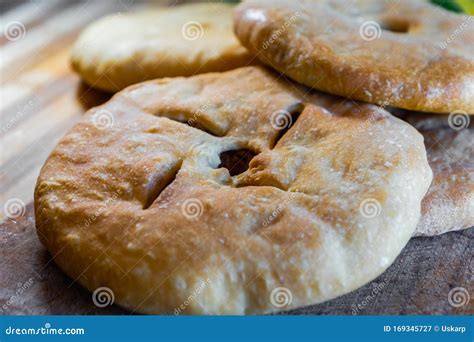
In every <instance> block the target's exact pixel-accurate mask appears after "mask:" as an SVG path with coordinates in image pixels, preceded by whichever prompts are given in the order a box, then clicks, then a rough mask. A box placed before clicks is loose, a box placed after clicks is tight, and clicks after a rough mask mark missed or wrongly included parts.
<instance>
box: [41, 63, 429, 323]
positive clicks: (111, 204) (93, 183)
mask: <svg viewBox="0 0 474 342" xmlns="http://www.w3.org/2000/svg"><path fill="white" fill-rule="evenodd" d="M297 111H301V114H300V115H299V118H296V117H292V118H291V119H289V118H290V117H289V116H288V114H287V113H288V112H297ZM107 113H109V114H112V116H111V117H112V118H113V120H110V118H109V120H108V122H111V121H112V122H113V124H111V125H110V124H109V125H99V124H98V123H101V120H99V119H100V116H101V115H105V114H107ZM275 113H277V114H278V115H280V114H281V116H280V117H277V116H276V115H275ZM284 118H286V119H288V120H292V121H293V123H292V125H291V126H290V128H289V129H288V130H287V131H286V132H285V131H282V130H280V128H281V127H283V126H281V123H282V122H283V121H284V120H283V119H284ZM179 121H181V122H179ZM182 121H188V123H190V124H192V125H193V126H195V127H191V126H190V125H186V124H184V123H182ZM105 126H106V127H105ZM196 127H201V128H202V130H201V129H197V128H196ZM203 130H206V131H208V132H210V133H212V134H210V133H207V132H205V131H203ZM282 133H283V135H282V136H281V134H282ZM242 148H244V149H250V150H252V151H254V153H255V154H256V156H255V157H254V158H253V159H252V160H251V161H250V164H249V168H248V170H246V171H244V172H242V173H240V174H238V175H235V176H233V177H231V176H230V174H229V169H231V170H232V165H231V166H228V168H223V167H219V164H220V158H219V156H220V154H221V153H222V152H225V151H230V150H235V149H242ZM430 182H431V169H430V168H429V166H428V163H427V160H426V153H425V148H424V145H423V139H422V137H421V135H420V134H419V133H418V132H417V131H416V130H415V129H414V128H413V127H411V126H410V125H409V124H407V123H405V122H403V121H402V120H400V119H397V118H395V117H393V116H392V115H391V114H389V113H388V112H386V111H384V110H382V109H380V108H378V107H377V106H374V105H370V104H361V103H354V102H341V99H340V98H337V97H332V96H328V95H324V94H321V93H317V92H313V93H306V89H303V88H301V87H300V86H297V85H295V84H290V83H289V82H287V81H285V80H282V79H281V78H279V77H278V75H275V74H274V73H273V72H271V71H268V70H266V69H264V68H258V67H246V68H240V69H236V70H233V71H229V72H225V73H210V74H204V75H197V76H194V77H191V78H173V79H162V80H154V81H149V82H145V83H142V84H137V85H134V86H131V87H129V88H127V89H125V90H123V91H121V92H119V93H117V94H116V95H115V96H114V97H113V98H112V99H111V100H110V101H109V102H107V103H106V104H104V105H102V106H100V107H97V108H94V109H91V110H90V111H89V112H88V113H86V114H85V116H84V117H83V119H82V120H81V121H80V122H79V123H78V124H77V125H75V126H74V127H73V128H72V129H71V130H70V131H69V132H68V133H67V134H66V135H65V136H64V137H63V138H62V139H61V141H60V142H59V143H58V145H57V146H56V148H55V149H54V151H53V152H52V153H51V155H50V157H49V158H48V160H47V161H46V163H45V165H44V166H43V168H42V170H41V173H40V176H39V178H38V182H37V185H36V189H35V213H36V224H37V230H38V235H39V237H40V239H41V241H42V243H43V244H44V245H45V246H46V247H47V249H48V250H49V251H50V253H51V254H52V255H53V256H54V259H55V262H56V263H57V264H58V265H59V266H60V267H61V268H62V269H63V270H64V271H65V272H66V273H67V274H68V275H69V276H70V277H72V278H73V279H74V280H77V281H79V282H80V283H81V284H82V285H84V286H85V287H86V288H88V289H89V290H91V291H94V290H95V289H97V288H98V287H101V286H106V287H109V288H110V289H112V290H113V292H114V294H115V299H116V302H117V303H118V304H120V305H121V306H123V307H125V308H128V309H130V310H132V311H138V312H142V313H150V314H158V313H159V314H163V313H173V312H176V309H177V308H179V313H185V314H256V313H267V312H273V311H277V310H283V309H290V308H295V307H299V306H303V305H309V304H313V303H318V302H322V301H325V300H329V299H331V298H334V297H337V296H339V295H342V294H344V293H347V292H349V291H352V290H354V289H356V288H358V287H360V286H362V285H363V284H365V283H366V282H368V281H370V280H372V279H374V278H375V277H377V276H378V275H379V274H381V273H382V272H383V271H384V270H385V269H386V268H387V267H388V266H389V265H390V264H391V263H392V262H393V260H394V259H395V258H396V256H397V255H398V254H399V252H400V251H401V249H402V248H403V247H404V246H405V244H406V243H407V241H408V240H409V239H410V237H411V236H412V234H413V232H414V230H415V227H416V224H417V222H418V220H419V217H420V203H421V200H422V198H423V196H424V195H425V192H426V190H427V189H428V186H429V184H430ZM281 287H283V288H286V289H287V290H288V291H290V292H289V293H290V297H291V300H289V302H287V303H286V304H287V305H280V304H281V302H280V301H279V298H274V297H273V296H274V295H275V292H274V291H275V290H276V289H279V288H281ZM196 289H199V292H198V295H195V294H196ZM193 294H194V295H193ZM191 296H192V297H191ZM190 298H192V300H190ZM183 303H185V304H186V305H184V304H183Z"/></svg>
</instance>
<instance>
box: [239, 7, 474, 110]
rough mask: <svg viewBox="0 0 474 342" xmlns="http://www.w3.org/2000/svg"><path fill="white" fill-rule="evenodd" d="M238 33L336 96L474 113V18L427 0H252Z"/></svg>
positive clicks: (291, 73)
mask: <svg viewBox="0 0 474 342" xmlns="http://www.w3.org/2000/svg"><path fill="white" fill-rule="evenodd" d="M234 22H235V27H234V30H235V32H236V35H237V37H238V38H239V39H240V41H241V43H242V44H243V45H244V46H246V47H247V48H248V49H249V50H250V51H251V52H252V53H253V54H255V55H256V56H257V57H258V58H259V59H260V60H261V61H262V62H263V63H266V64H268V65H270V66H271V67H273V68H274V69H276V70H278V71H280V72H282V73H284V74H285V75H287V76H288V77H290V78H292V79H293V80H296V81H297V82H299V83H302V84H305V85H307V86H310V87H313V88H316V89H319V90H322V91H325V92H327V93H330V94H335V95H340V96H343V97H350V98H351V99H356V100H360V101H365V102H369V103H376V104H380V105H385V106H392V107H397V108H404V109H408V110H417V111H424V112H434V113H450V112H452V111H456V110H461V111H465V112H468V113H471V114H474V100H473V99H474V17H471V16H468V15H463V14H457V13H453V12H448V11H446V10H444V9H442V8H441V7H438V6H434V5H431V4H429V3H428V2H426V1H420V0H397V1H380V0H355V1H346V0H312V1H304V0H300V1H294V0H277V1H265V0H257V1H246V2H244V3H242V4H241V5H239V7H238V8H237V10H236V13H235V15H234Z"/></svg>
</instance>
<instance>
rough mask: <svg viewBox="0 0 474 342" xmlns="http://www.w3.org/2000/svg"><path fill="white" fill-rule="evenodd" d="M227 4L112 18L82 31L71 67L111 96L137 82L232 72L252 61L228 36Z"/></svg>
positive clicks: (146, 11)
mask: <svg viewBox="0 0 474 342" xmlns="http://www.w3.org/2000/svg"><path fill="white" fill-rule="evenodd" d="M232 10H233V6H232V5H227V4H217V3H203V4H190V5H184V6H174V7H161V8H156V7H154V8H147V9H144V10H141V11H137V12H131V13H125V14H115V15H111V16H107V17H105V18H102V19H100V20H98V21H97V22H95V23H93V24H91V25H90V26H89V27H87V28H86V29H85V30H84V31H83V32H82V33H81V35H80V36H79V38H78V40H77V41H76V43H75V44H74V47H73V50H72V56H71V62H72V66H73V68H74V69H75V70H76V71H77V72H78V73H79V74H80V75H81V77H82V78H83V79H84V81H85V82H86V83H88V84H90V85H92V86H94V87H96V88H99V89H102V90H106V91H110V92H115V91H117V90H120V89H123V88H125V87H126V86H129V85H131V84H134V83H138V82H141V81H145V80H149V79H154V78H160V77H172V76H189V75H194V74H198V73H206V72H210V71H224V70H231V69H234V68H237V67H240V66H245V65H248V64H249V63H250V61H251V59H252V57H251V56H250V54H249V53H248V51H247V50H246V49H245V48H244V47H242V46H241V45H240V43H239V42H238V40H237V38H235V36H234V34H233V32H232Z"/></svg>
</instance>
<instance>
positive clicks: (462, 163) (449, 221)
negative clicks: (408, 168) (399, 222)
mask: <svg viewBox="0 0 474 342" xmlns="http://www.w3.org/2000/svg"><path fill="white" fill-rule="evenodd" d="M397 115H398V116H401V117H403V118H404V120H406V121H407V122H409V123H410V124H412V125H413V126H414V127H415V128H416V129H417V130H418V131H419V132H420V133H421V134H422V135H423V137H424V138H425V146H426V153H427V157H428V163H429V164H430V167H431V169H432V171H433V181H432V182H431V185H430V188H429V189H428V192H427V193H426V196H425V198H423V201H422V206H421V208H422V210H421V219H420V222H419V223H418V226H417V227H416V231H415V236H432V235H439V234H443V233H447V232H450V231H454V230H461V229H466V228H470V227H472V226H474V144H473V142H474V126H473V124H472V122H471V123H470V120H469V119H468V117H467V116H466V115H465V114H463V113H458V114H454V115H452V116H441V115H437V114H423V113H410V112H399V113H397Z"/></svg>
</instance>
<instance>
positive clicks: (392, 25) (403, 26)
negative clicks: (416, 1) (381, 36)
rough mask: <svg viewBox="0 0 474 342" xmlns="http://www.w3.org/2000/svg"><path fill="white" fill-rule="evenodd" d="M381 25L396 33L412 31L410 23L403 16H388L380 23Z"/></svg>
mask: <svg viewBox="0 0 474 342" xmlns="http://www.w3.org/2000/svg"><path fill="white" fill-rule="evenodd" d="M380 27H381V28H382V29H384V30H387V31H391V32H395V33H408V31H410V23H409V22H408V21H406V20H404V19H402V18H386V19H385V20H383V22H382V23H380Z"/></svg>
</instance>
